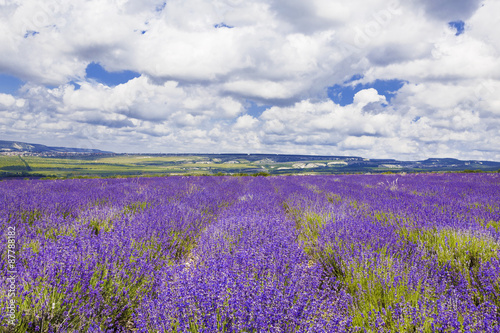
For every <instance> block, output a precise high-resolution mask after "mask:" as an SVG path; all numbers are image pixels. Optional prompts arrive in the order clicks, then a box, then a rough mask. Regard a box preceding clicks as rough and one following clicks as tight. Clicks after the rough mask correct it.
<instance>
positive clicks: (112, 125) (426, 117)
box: [0, 0, 500, 161]
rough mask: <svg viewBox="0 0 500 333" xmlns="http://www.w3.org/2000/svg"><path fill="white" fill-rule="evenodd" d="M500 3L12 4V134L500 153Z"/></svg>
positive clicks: (1, 99)
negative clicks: (499, 31)
mask: <svg viewBox="0 0 500 333" xmlns="http://www.w3.org/2000/svg"><path fill="white" fill-rule="evenodd" d="M499 12H500V1H498V0H485V1H478V0H441V1H435V0H407V1H400V2H399V1H387V0H383V1H382V0H370V1H368V0H351V1H349V2H347V1H335V0H307V1H306V0H256V1H248V0H247V1H243V0H211V1H207V0H169V1H166V2H165V1H156V0H98V1H97V0H72V1H63V0H0V140H15V141H22V142H29V143H40V144H45V145H51V146H65V147H76V148H94V149H101V150H110V151H115V152H128V153H146V152H147V153H272V154H274V153H277V154H314V155H317V154H319V155H350V156H362V157H366V158H395V159H400V160H422V159H426V158H433V157H451V158H459V159H465V160H468V159H476V160H496V161H499V160H500V34H498V33H497V30H498V26H499V25H500V17H499V16H498V15H497V13H499Z"/></svg>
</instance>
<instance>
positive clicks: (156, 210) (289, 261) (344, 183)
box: [0, 161, 500, 332]
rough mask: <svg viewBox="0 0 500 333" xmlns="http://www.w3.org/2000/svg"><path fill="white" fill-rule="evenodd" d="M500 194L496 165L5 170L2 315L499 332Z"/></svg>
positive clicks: (23, 319)
mask: <svg viewBox="0 0 500 333" xmlns="http://www.w3.org/2000/svg"><path fill="white" fill-rule="evenodd" d="M14 162H15V163H18V162H17V161H13V163H14ZM152 162H153V161H152ZM195 162H196V161H190V163H195ZM28 163H30V161H28ZM31 163H33V162H31ZM19 166H20V167H22V165H21V164H19ZM499 198H500V174H498V173H484V174H406V175H401V174H399V175H398V174H394V175H329V176H279V177H278V176H272V177H229V176H224V177H194V176H192V177H185V176H170V177H150V178H126V179H65V180H9V181H3V182H0V225H1V228H2V231H3V236H2V237H3V238H2V242H1V243H0V244H1V253H2V260H1V265H2V267H1V269H2V271H3V272H13V273H9V274H3V275H2V291H1V293H0V301H1V303H2V308H8V306H9V304H15V307H14V310H13V311H12V314H13V316H14V317H15V322H14V323H12V321H10V320H12V319H11V317H9V314H10V313H9V312H5V311H4V312H2V313H1V314H0V320H1V324H2V327H4V328H5V329H10V330H11V331H14V332H31V331H36V332H67V331H70V332H71V331H73V332H86V331H88V332H108V331H110V332H131V331H132V332H133V331H137V332H436V331H437V332H497V331H500V278H499V275H500V258H499V251H500V200H499ZM7 239H8V240H9V241H7ZM11 239H13V240H14V241H11ZM9 249H13V251H14V252H15V256H13V257H10V256H8V253H10V252H9V251H8V250H9ZM13 268H14V269H13ZM10 276H12V278H11V279H10V280H9V281H7V278H9V277H10ZM13 281H14V282H13ZM8 285H15V293H14V295H11V294H8V293H7V291H8V287H7V286H8Z"/></svg>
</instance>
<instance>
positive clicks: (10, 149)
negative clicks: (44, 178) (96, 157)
mask: <svg viewBox="0 0 500 333" xmlns="http://www.w3.org/2000/svg"><path fill="white" fill-rule="evenodd" d="M14 152H17V153H23V152H24V153H35V154H43V153H86V154H104V153H106V154H109V153H111V152H109V151H102V150H99V149H85V148H66V147H49V146H45V145H40V144H37V143H26V142H20V141H4V140H0V153H14Z"/></svg>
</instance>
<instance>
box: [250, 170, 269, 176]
mask: <svg viewBox="0 0 500 333" xmlns="http://www.w3.org/2000/svg"><path fill="white" fill-rule="evenodd" d="M270 175H271V174H270V173H269V172H263V171H260V172H257V173H254V174H252V176H253V177H259V176H262V177H269V176H270Z"/></svg>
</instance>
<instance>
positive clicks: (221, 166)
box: [0, 141, 500, 179]
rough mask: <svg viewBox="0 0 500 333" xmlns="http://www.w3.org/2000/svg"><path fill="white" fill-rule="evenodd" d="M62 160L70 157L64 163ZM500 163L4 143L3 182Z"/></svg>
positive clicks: (441, 168)
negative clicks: (129, 150)
mask: <svg viewBox="0 0 500 333" xmlns="http://www.w3.org/2000/svg"><path fill="white" fill-rule="evenodd" d="M61 159H65V161H64V162H62V161H61ZM498 170H500V162H493V161H478V160H467V161H463V160H457V159H453V158H429V159H426V160H422V161H398V160H395V159H369V158H363V157H358V156H331V155H324V156H318V155H288V154H241V153H237V154H147V153H143V154H116V153H112V152H108V151H102V150H99V149H84V148H65V147H49V146H45V145H40V144H34V143H25V142H19V141H0V179H2V178H7V177H32V178H36V177H78V176H103V177H114V176H120V175H121V176H124V175H131V176H138V175H242V174H249V175H251V174H253V175H258V174H266V175H267V174H269V175H297V174H345V173H365V174H370V173H384V172H385V173H388V172H389V173H403V172H481V171H483V172H484V171H489V172H491V171H498Z"/></svg>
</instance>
